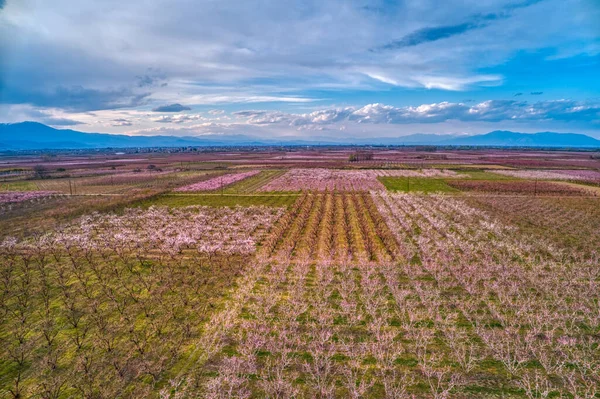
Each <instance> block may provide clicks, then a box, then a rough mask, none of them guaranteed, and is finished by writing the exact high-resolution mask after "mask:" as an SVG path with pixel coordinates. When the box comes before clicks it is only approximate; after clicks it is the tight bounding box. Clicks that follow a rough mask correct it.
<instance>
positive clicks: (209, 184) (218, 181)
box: [175, 170, 260, 192]
mask: <svg viewBox="0 0 600 399" xmlns="http://www.w3.org/2000/svg"><path fill="white" fill-rule="evenodd" d="M259 172H260V171H259V170H252V171H249V172H244V173H235V174H229V175H224V176H218V177H213V178H212V179H209V180H205V181H201V182H198V183H194V184H190V185H188V186H184V187H179V188H178V189H176V190H175V191H179V192H188V191H211V190H217V189H219V188H221V187H225V186H228V185H230V184H233V183H235V182H238V181H240V180H244V179H246V178H248V177H251V176H254V175H256V174H258V173H259Z"/></svg>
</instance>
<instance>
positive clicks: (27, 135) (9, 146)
mask: <svg viewBox="0 0 600 399" xmlns="http://www.w3.org/2000/svg"><path fill="white" fill-rule="evenodd" d="M316 144H321V145H339V144H346V145H349V144H356V145H438V146H489V147H558V148H562V147H571V148H600V140H597V139H595V138H593V137H590V136H586V135H584V134H574V133H552V132H543V133H515V132H510V131H494V132H491V133H487V134H481V135H473V136H456V135H437V134H413V135H409V136H399V137H385V138H349V139H346V140H339V139H338V140H334V139H331V138H324V139H307V140H297V139H280V140H267V139H264V140H263V139H257V138H254V137H250V136H245V135H242V134H235V135H213V136H204V137H175V136H127V135H118V134H106V133H83V132H78V131H75V130H62V129H54V128H52V127H50V126H46V125H43V124H41V123H37V122H21V123H12V124H0V151H6V150H45V149H98V148H107V147H112V148H136V147H199V146H252V145H254V146H261V145H316Z"/></svg>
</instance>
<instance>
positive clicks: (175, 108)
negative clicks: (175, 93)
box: [152, 104, 191, 112]
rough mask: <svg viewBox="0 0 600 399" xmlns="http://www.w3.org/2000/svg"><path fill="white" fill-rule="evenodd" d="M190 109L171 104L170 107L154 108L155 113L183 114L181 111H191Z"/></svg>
mask: <svg viewBox="0 0 600 399" xmlns="http://www.w3.org/2000/svg"><path fill="white" fill-rule="evenodd" d="M189 110H191V108H190V107H186V106H184V105H181V104H170V105H161V106H160V107H156V108H154V109H153V110H152V111H153V112H181V111H189Z"/></svg>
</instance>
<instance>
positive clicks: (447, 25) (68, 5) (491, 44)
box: [0, 0, 600, 132]
mask: <svg viewBox="0 0 600 399" xmlns="http://www.w3.org/2000/svg"><path fill="white" fill-rule="evenodd" d="M0 9H1V11H0V118H1V119H2V120H0V122H1V121H14V120H15V119H16V118H17V117H19V116H21V117H29V118H31V119H38V120H42V119H44V118H45V119H44V120H46V122H48V123H50V122H52V123H53V124H55V125H57V126H60V125H61V124H62V126H65V125H68V124H69V123H72V124H74V123H80V124H82V125H80V127H81V128H82V129H86V130H88V131H106V130H108V131H113V132H128V131H132V130H140V131H141V130H148V129H163V128H164V126H165V125H169V124H176V125H186V124H199V123H200V122H202V123H211V124H212V123H216V124H223V123H231V122H230V121H227V120H225V119H224V116H223V115H220V116H219V115H212V114H208V113H207V111H208V110H210V109H215V108H217V109H223V110H225V111H226V115H228V116H229V117H230V118H237V119H242V120H243V118H244V116H243V114H242V113H237V114H234V113H233V112H243V111H248V109H249V108H255V109H265V110H267V111H264V113H263V114H258V113H257V114H255V115H254V114H253V115H249V116H248V117H247V118H248V120H250V121H254V122H256V123H254V124H253V125H255V126H266V125H273V126H274V125H277V124H279V125H282V126H287V127H290V128H302V127H307V126H321V127H325V126H327V125H328V124H331V123H356V124H379V125H383V124H392V125H394V124H396V125H398V124H410V123H426V124H428V125H432V124H435V123H443V122H447V121H450V120H456V121H461V122H465V123H467V122H473V123H479V122H486V123H488V122H501V121H528V122H531V123H533V122H534V121H536V120H538V121H545V122H547V121H554V122H556V123H557V124H556V125H555V126H556V127H557V128H558V127H561V128H565V125H564V124H565V123H574V124H575V126H574V127H579V128H581V126H582V125H583V123H584V122H587V125H588V127H589V128H590V129H596V130H597V127H596V126H597V125H596V122H594V121H595V119H594V118H595V117H596V116H595V115H596V114H594V111H593V110H592V111H591V110H589V109H587V108H585V107H584V108H583V109H576V108H575V107H576V106H572V107H571V108H570V109H569V110H567V108H566V107H568V105H567V103H568V102H569V101H571V102H572V103H573V104H579V103H582V104H584V103H585V104H587V103H589V102H590V101H592V100H591V99H593V98H595V97H597V93H598V92H599V91H600V83H598V80H597V79H595V80H594V79H593V76H596V77H597V67H598V65H599V63H600V59H599V55H600V30H599V29H598V25H597V21H598V20H600V7H599V6H597V5H595V3H594V2H590V1H589V0H486V1H474V0H468V1H464V0H449V1H445V2H432V1H419V2H416V1H408V0H398V1H389V0H371V1H369V2H364V1H362V0H350V1H347V0H322V1H315V0H307V1H301V2H293V3H292V4H290V3H289V2H281V1H278V0H247V1H243V2H240V1H237V0H219V1H200V2H199V1H192V0H144V1H142V0H132V1H128V2H122V1H119V0H104V1H100V2H94V1H76V0H54V1H52V2H44V1H39V0H0ZM594 73H595V74H596V75H594ZM515 93H525V94H523V95H521V96H518V99H519V100H520V99H524V100H526V99H528V100H531V97H528V96H538V97H537V99H539V100H543V101H539V102H535V103H527V102H526V101H520V102H518V101H517V102H513V101H512V99H514V98H515V96H514V95H515ZM527 93H529V94H527ZM468 98H473V99H475V103H476V104H477V105H473V104H472V103H470V102H467V101H466V99H468ZM561 98H569V99H572V100H564V101H566V102H564V101H563V100H560V101H559V100H557V99H561ZM488 100H489V101H488ZM553 100H554V101H555V102H552V101H553ZM561 101H563V102H561ZM366 103H373V104H372V105H370V106H368V107H370V108H368V109H367V107H363V106H362V105H363V104H366ZM375 103H386V104H389V105H387V106H383V105H376V104H375ZM410 104H430V105H410ZM547 107H549V108H547ZM35 112H38V114H36V113H35ZM39 113H41V114H39ZM173 114H177V115H173ZM313 114H314V115H313ZM43 115H46V117H44V116H43ZM195 115H200V116H195ZM311 115H313V116H311ZM509 116H510V117H509ZM200 118H204V119H200ZM536 118H537V119H536ZM583 118H588V119H587V121H584V120H583ZM332 121H333V122H332ZM375 121H376V122H375ZM558 122H560V123H562V124H563V125H559V124H558ZM243 123H246V122H243ZM286 123H287V124H286ZM550 127H552V126H550ZM568 127H569V126H568V125H567V126H566V128H568ZM440 128H442V126H440Z"/></svg>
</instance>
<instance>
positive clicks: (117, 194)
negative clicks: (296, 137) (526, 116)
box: [0, 149, 600, 399]
mask: <svg viewBox="0 0 600 399" xmlns="http://www.w3.org/2000/svg"><path fill="white" fill-rule="evenodd" d="M353 151H354V150H353V149H350V150H338V151H336V152H335V154H334V155H335V156H333V155H332V154H333V152H328V150H321V151H305V150H302V151H297V152H295V151H291V150H290V152H289V153H279V152H277V153H274V152H267V151H265V152H264V153H261V152H252V153H248V154H247V153H243V152H240V153H234V152H227V153H207V154H196V155H195V156H194V157H192V156H191V155H185V156H184V155H179V154H172V155H165V156H161V157H159V156H155V157H154V158H153V159H152V160H148V159H145V158H144V157H142V156H141V155H139V156H133V158H130V157H129V155H123V157H127V158H126V159H128V160H127V162H124V163H122V164H120V163H119V160H118V159H116V158H111V159H110V163H109V164H108V165H109V166H108V167H107V162H104V161H103V162H100V160H99V159H97V158H94V156H90V159H89V160H88V163H87V164H86V163H85V162H84V163H79V162H78V163H77V165H74V164H68V162H67V160H65V165H66V167H64V168H61V169H67V171H66V172H65V171H60V172H58V171H54V170H52V168H54V169H57V168H58V167H59V166H60V160H52V161H51V162H52V163H53V164H55V166H53V167H52V168H51V167H50V166H46V172H45V173H44V174H43V175H42V176H40V174H39V173H38V172H39V171H40V170H41V168H40V167H37V168H34V166H35V165H36V164H35V163H33V162H32V161H31V159H30V158H27V157H24V158H23V159H21V160H19V159H12V160H11V162H12V163H13V165H11V166H10V168H11V169H19V170H21V169H22V170H21V171H20V172H19V173H18V174H10V175H7V176H4V177H2V176H0V179H3V181H1V182H0V190H2V191H0V198H3V197H4V198H7V199H10V201H9V200H6V201H4V202H2V203H0V231H1V234H0V397H2V398H4V397H7V398H37V397H40V398H56V399H60V398H107V399H108V398H117V397H119V398H160V399H167V398H173V399H175V398H177V399H183V398H248V399H250V398H374V399H375V398H400V399H401V398H407V399H409V398H410V399H421V398H436V399H438V398H525V399H533V398H573V399H574V398H577V399H583V398H585V399H591V398H600V388H599V387H600V351H599V348H600V258H599V253H598V243H599V242H600V229H598V226H600V194H596V192H595V191H594V190H592V189H595V188H597V187H595V186H594V182H590V181H585V182H584V181H583V180H582V179H581V177H582V176H588V177H589V176H594V173H596V172H598V171H599V170H600V160H598V159H591V160H589V161H588V160H587V158H585V154H579V153H574V154H573V155H572V158H569V154H565V153H561V154H560V157H561V158H560V159H566V160H565V161H564V164H559V161H558V158H559V157H557V156H555V154H554V153H551V152H550V153H544V152H540V153H539V154H538V155H539V157H538V158H541V159H544V158H547V159H548V160H552V161H551V162H550V161H547V162H549V163H552V166H551V169H550V168H548V169H547V173H546V172H543V173H542V172H540V170H541V169H540V166H539V165H538V164H536V165H534V166H533V167H527V168H525V167H522V166H519V165H521V164H525V163H526V161H531V159H534V156H533V155H532V153H530V152H524V153H520V152H516V151H515V152H503V153H502V154H500V153H496V152H494V151H491V150H490V151H485V150H480V151H479V153H471V152H467V151H466V150H465V152H460V151H456V153H448V154H444V156H445V157H446V158H445V159H444V160H445V161H447V162H448V163H447V164H444V165H445V166H444V167H441V166H440V157H439V156H436V154H435V153H433V154H428V156H431V160H429V161H427V160H423V159H420V161H419V163H416V161H415V162H414V163H413V164H410V163H409V162H407V161H408V160H409V159H413V158H411V157H413V156H418V155H420V154H416V153H413V152H411V151H410V150H404V151H403V150H389V151H384V150H381V151H377V152H375V154H374V157H373V158H372V159H370V160H369V161H367V162H364V163H361V162H351V161H350V159H351V155H352V154H353ZM500 155H503V157H500ZM506 155H512V157H513V158H512V159H511V160H510V162H508V161H506V162H500V163H499V159H501V160H505V157H504V156H506ZM130 159H134V160H135V161H131V160H130ZM323 159H328V161H327V162H329V164H327V166H326V167H324V166H323V163H325V162H319V163H318V164H315V165H313V166H314V167H310V166H308V165H309V163H310V162H312V161H315V162H314V163H316V161H317V160H323ZM414 159H418V158H414ZM469 159H471V160H472V161H470V162H469V161H468V160H469ZM485 159H489V165H492V161H493V162H495V163H494V165H499V166H498V167H490V168H486V167H485V165H487V163H486V162H484V160H485ZM574 159H578V161H575V160H574ZM228 160H229V161H228ZM390 160H397V161H398V164H397V165H395V166H390ZM400 160H402V161H403V162H402V163H400V162H399V161H400ZM583 160H586V161H585V162H586V163H589V165H595V167H592V166H589V165H588V167H589V168H588V169H572V165H571V164H573V163H576V162H579V163H578V164H582V163H584V162H583ZM73 162H74V161H73ZM150 162H152V163H151V164H152V165H154V167H152V168H149V165H150ZM427 162H429V163H427ZM450 162H456V164H454V166H453V164H451V163H450ZM594 162H596V163H594ZM48 163H50V161H48V162H46V165H47V164H48ZM40 164H42V165H43V164H44V163H43V162H42V161H40ZM509 164H510V165H509ZM113 165H114V167H115V169H114V170H113V169H110V167H111V166H113ZM411 165H412V166H411ZM482 166H483V167H482ZM500 168H512V169H500ZM157 169H160V170H157ZM36 170H37V172H36ZM134 170H139V171H137V172H136V171H134ZM65 173H66V174H69V175H70V176H71V177H65ZM571 174H572V175H574V176H577V177H576V178H575V179H567V178H562V177H564V176H567V175H571ZM69 181H71V188H70V189H69ZM73 181H75V182H76V187H77V190H78V191H77V192H76V193H71V190H72V188H73V184H74V183H73ZM65 187H66V189H65ZM100 187H103V189H102V190H101V189H100ZM182 187H192V188H193V189H185V190H183V191H181V190H180V188H182ZM42 189H43V194H42V193H40V190H42ZM196 189H200V190H201V191H196ZM46 190H48V191H46ZM0 201H2V200H0Z"/></svg>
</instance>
